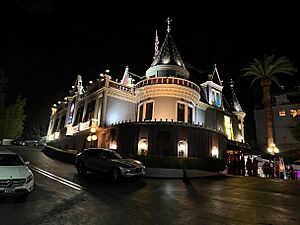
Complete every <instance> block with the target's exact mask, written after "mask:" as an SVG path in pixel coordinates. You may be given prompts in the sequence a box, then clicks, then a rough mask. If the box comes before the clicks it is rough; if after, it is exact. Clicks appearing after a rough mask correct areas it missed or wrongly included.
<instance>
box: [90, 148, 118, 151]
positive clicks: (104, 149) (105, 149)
mask: <svg viewBox="0 0 300 225" xmlns="http://www.w3.org/2000/svg"><path fill="white" fill-rule="evenodd" d="M93 149H95V150H103V151H108V152H114V150H112V149H108V148H88V149H87V150H93Z"/></svg>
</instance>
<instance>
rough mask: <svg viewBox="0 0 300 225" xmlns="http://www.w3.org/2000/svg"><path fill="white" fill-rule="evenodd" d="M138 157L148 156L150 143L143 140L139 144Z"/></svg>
mask: <svg viewBox="0 0 300 225" xmlns="http://www.w3.org/2000/svg"><path fill="white" fill-rule="evenodd" d="M138 155H148V141H147V139H141V140H140V141H139V143H138Z"/></svg>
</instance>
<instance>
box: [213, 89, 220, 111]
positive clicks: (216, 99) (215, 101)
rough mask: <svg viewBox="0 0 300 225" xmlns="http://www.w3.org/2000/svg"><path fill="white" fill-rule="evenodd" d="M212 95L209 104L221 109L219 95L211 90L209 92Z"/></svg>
mask: <svg viewBox="0 0 300 225" xmlns="http://www.w3.org/2000/svg"><path fill="white" fill-rule="evenodd" d="M211 93H212V100H211V104H212V105H215V106H218V107H221V94H220V92H219V91H217V90H215V89H212V90H211Z"/></svg>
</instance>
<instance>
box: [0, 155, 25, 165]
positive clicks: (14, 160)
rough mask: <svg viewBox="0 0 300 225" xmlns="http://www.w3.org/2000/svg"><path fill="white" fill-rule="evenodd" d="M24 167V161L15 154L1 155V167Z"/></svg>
mask: <svg viewBox="0 0 300 225" xmlns="http://www.w3.org/2000/svg"><path fill="white" fill-rule="evenodd" d="M21 165H24V162H23V160H22V159H21V158H20V157H19V156H18V155H14V154H0V166H21Z"/></svg>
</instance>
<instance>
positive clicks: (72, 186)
mask: <svg viewBox="0 0 300 225" xmlns="http://www.w3.org/2000/svg"><path fill="white" fill-rule="evenodd" d="M29 167H30V169H32V170H34V171H35V172H38V173H39V174H42V175H44V176H46V177H48V178H50V179H52V180H55V181H57V182H59V183H61V184H64V185H66V186H68V187H71V188H73V189H75V190H77V191H81V190H82V189H83V187H82V186H80V185H79V184H76V183H74V182H72V181H69V180H66V179H64V178H62V177H59V176H57V175H54V174H52V173H49V172H48V171H45V170H42V169H40V168H38V167H35V166H32V165H30V166H29Z"/></svg>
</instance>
